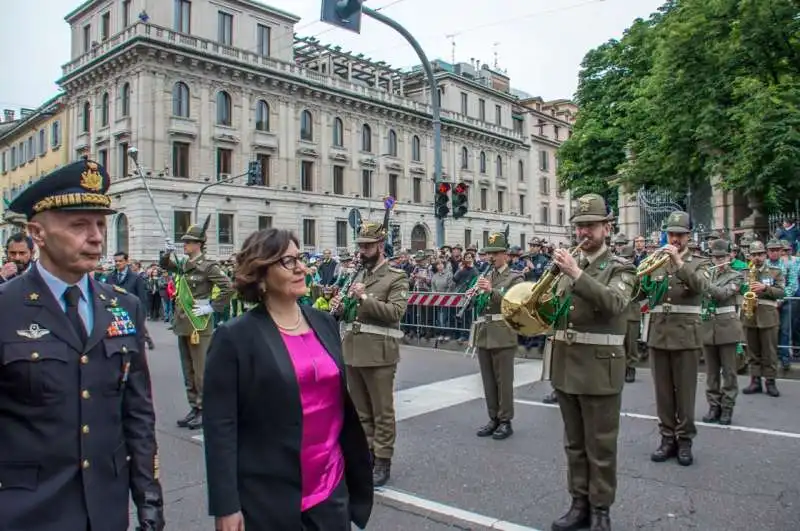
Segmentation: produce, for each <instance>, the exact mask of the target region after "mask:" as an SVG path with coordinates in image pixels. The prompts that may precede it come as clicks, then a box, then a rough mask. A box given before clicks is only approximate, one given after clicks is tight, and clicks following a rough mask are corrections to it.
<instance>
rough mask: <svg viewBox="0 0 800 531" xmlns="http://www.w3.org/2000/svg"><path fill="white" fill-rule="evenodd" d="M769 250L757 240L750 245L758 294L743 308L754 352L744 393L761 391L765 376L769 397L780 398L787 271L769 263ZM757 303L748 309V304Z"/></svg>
mask: <svg viewBox="0 0 800 531" xmlns="http://www.w3.org/2000/svg"><path fill="white" fill-rule="evenodd" d="M766 259H767V251H766V249H765V248H764V244H763V243H762V242H760V241H754V242H753V243H751V244H750V261H751V262H752V265H751V269H750V272H749V273H748V272H746V274H747V275H748V276H749V277H752V278H750V279H748V280H749V282H748V288H749V289H748V291H749V292H750V293H752V294H754V296H753V297H752V299H750V300H748V298H749V297H748V295H750V293H746V294H745V300H744V302H743V307H742V326H744V334H745V340H746V341H747V351H748V352H749V353H750V385H749V386H748V387H746V388H744V389H742V393H743V394H746V395H751V394H754V393H761V392H763V391H764V389H763V388H762V387H761V378H762V377H763V378H764V379H765V380H766V382H765V383H766V388H767V389H766V391H767V394H768V395H769V396H772V397H778V396H780V392H778V387H777V386H776V385H775V376H776V375H777V373H778V331H779V328H780V314H779V313H778V305H779V304H780V301H781V299H783V296H784V279H783V272H782V271H781V270H780V269H779V268H777V267H770V266H769V264H767V263H766ZM748 304H752V305H753V306H755V307H754V308H752V306H751V308H752V311H746V306H747V305H748Z"/></svg>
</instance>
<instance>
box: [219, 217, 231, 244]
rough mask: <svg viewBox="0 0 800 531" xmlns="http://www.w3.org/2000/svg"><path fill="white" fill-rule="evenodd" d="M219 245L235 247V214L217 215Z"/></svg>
mask: <svg viewBox="0 0 800 531" xmlns="http://www.w3.org/2000/svg"><path fill="white" fill-rule="evenodd" d="M217 243H218V244H220V245H233V214H217Z"/></svg>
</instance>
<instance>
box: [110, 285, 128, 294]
mask: <svg viewBox="0 0 800 531" xmlns="http://www.w3.org/2000/svg"><path fill="white" fill-rule="evenodd" d="M111 289H113V290H114V291H116V292H117V293H125V294H127V293H128V290H126V289H125V288H121V287H119V286H117V285H116V284H114V285H113V286H111Z"/></svg>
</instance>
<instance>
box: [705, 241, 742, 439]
mask: <svg viewBox="0 0 800 531" xmlns="http://www.w3.org/2000/svg"><path fill="white" fill-rule="evenodd" d="M729 246H730V244H729V243H728V242H727V241H726V240H722V239H716V240H713V241H711V243H710V244H709V247H710V250H711V261H712V262H714V269H713V270H712V272H711V285H710V286H709V287H708V291H707V292H706V298H705V299H704V301H703V315H702V318H703V354H704V356H705V360H706V400H707V401H708V413H707V414H706V416H704V417H703V422H719V423H720V424H723V425H728V424H730V423H731V417H732V416H733V406H734V405H735V404H736V395H737V394H738V393H739V387H738V384H737V382H736V346H737V345H738V344H739V342H741V341H742V339H743V337H744V335H743V333H742V323H741V322H740V321H739V318H738V317H737V315H736V313H737V309H736V302H737V297H738V295H739V293H740V292H741V288H742V275H741V273H740V272H739V271H735V270H734V269H731V267H730V251H729ZM720 372H721V373H722V385H721V386H720Z"/></svg>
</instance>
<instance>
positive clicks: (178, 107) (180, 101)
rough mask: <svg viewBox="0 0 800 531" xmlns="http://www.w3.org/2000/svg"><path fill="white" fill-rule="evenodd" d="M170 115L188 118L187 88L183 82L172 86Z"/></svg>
mask: <svg viewBox="0 0 800 531" xmlns="http://www.w3.org/2000/svg"><path fill="white" fill-rule="evenodd" d="M172 115H173V116H180V117H181V118H188V117H189V87H188V86H187V85H186V83H184V82H183V81H178V82H177V83H175V85H173V86H172Z"/></svg>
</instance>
